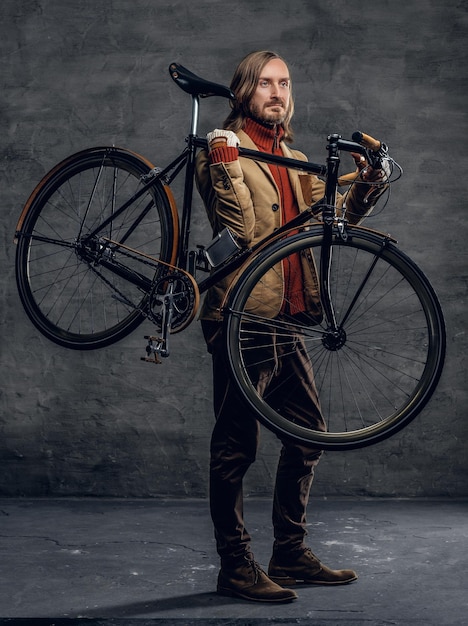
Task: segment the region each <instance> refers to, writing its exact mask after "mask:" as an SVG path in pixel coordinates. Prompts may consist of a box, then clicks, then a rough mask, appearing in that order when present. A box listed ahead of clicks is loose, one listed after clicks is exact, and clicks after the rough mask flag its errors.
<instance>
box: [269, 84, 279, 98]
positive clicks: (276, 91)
mask: <svg viewBox="0 0 468 626" xmlns="http://www.w3.org/2000/svg"><path fill="white" fill-rule="evenodd" d="M270 95H271V96H272V97H273V96H274V97H278V96H279V85H278V84H277V83H271V87H270Z"/></svg>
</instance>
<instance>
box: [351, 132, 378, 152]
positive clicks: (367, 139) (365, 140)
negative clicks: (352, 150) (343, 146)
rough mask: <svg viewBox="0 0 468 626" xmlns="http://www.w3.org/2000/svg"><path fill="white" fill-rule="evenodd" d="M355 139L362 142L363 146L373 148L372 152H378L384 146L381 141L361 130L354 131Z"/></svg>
mask: <svg viewBox="0 0 468 626" xmlns="http://www.w3.org/2000/svg"><path fill="white" fill-rule="evenodd" d="M353 141H355V142H356V143H359V144H361V146H364V147H365V148H368V149H369V150H372V152H378V151H379V150H380V149H381V147H382V142H381V141H379V140H378V139H374V138H373V137H371V136H370V135H366V133H362V132H361V131H360V130H357V131H356V132H355V133H353Z"/></svg>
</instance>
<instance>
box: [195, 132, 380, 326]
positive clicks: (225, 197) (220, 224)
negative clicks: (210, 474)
mask: <svg viewBox="0 0 468 626" xmlns="http://www.w3.org/2000/svg"><path fill="white" fill-rule="evenodd" d="M237 136H238V137H239V140H240V145H241V147H243V148H248V149H250V150H256V149H257V148H256V146H255V144H254V142H253V141H252V140H251V139H250V137H249V136H248V135H247V134H246V133H245V132H244V131H242V130H241V131H239V132H238V133H237ZM281 147H282V150H283V154H284V156H286V157H289V158H293V159H299V160H303V161H306V160H307V157H306V156H305V155H304V154H303V153H302V152H299V151H297V150H291V149H290V148H289V147H288V146H287V145H286V144H285V143H284V142H282V143H281ZM288 173H289V178H290V181H291V187H292V190H293V194H294V196H295V198H296V200H297V204H298V206H299V210H300V211H301V212H302V211H304V210H305V209H307V208H308V207H309V206H310V205H311V204H314V203H315V202H318V201H319V200H321V199H322V198H323V196H324V191H325V183H324V181H322V180H320V179H319V178H318V177H317V176H314V175H311V174H305V173H301V172H299V171H297V170H288ZM196 183H197V188H198V191H199V193H200V195H201V197H202V199H203V202H204V204H205V207H206V211H207V214H208V218H209V220H210V223H211V226H212V228H213V233H214V234H215V235H216V234H217V233H219V232H220V231H221V230H222V229H223V228H225V227H228V228H229V229H231V230H232V231H233V232H234V233H235V234H236V236H237V238H238V243H239V244H240V245H241V246H245V247H251V246H253V245H254V244H256V243H257V242H258V241H260V240H261V239H263V238H264V237H266V236H267V235H269V234H271V233H273V231H274V230H275V229H277V228H278V227H279V226H281V210H280V193H279V190H278V188H277V186H276V183H275V181H274V179H273V176H272V174H271V172H270V169H269V167H268V164H266V163H261V162H259V161H254V160H252V159H246V158H242V157H240V158H239V159H238V160H237V161H232V162H230V163H216V164H211V162H210V159H209V156H208V154H207V152H206V151H202V152H200V153H199V155H198V157H197V163H196ZM368 189H369V188H368V187H367V186H366V185H353V187H352V188H351V190H350V192H349V194H348V195H347V196H346V207H347V213H348V212H349V215H350V216H354V220H353V219H352V218H351V217H350V218H349V221H350V222H354V223H357V222H358V221H359V219H361V218H362V217H363V216H364V215H365V214H366V213H368V212H369V210H370V208H371V206H369V205H368V204H366V205H364V204H363V202H362V201H363V198H364V196H365V194H366V192H367V191H368ZM342 204H343V197H342V196H340V197H339V199H338V207H340V208H341V206H342ZM303 274H304V295H305V300H306V305H307V308H308V310H309V311H310V312H311V313H313V314H314V315H316V316H319V314H320V299H319V296H318V279H317V273H316V269H315V264H314V261H313V258H312V255H310V256H308V257H307V258H306V257H304V258H303ZM234 276H235V274H234V275H230V276H227V277H226V278H225V279H224V280H222V281H220V282H219V283H217V284H216V285H215V286H214V287H212V288H211V289H210V290H209V291H208V292H207V294H206V297H205V300H204V304H203V306H202V310H201V313H200V318H201V319H212V320H220V319H221V318H222V311H221V305H222V302H223V299H224V295H225V293H226V290H227V289H228V287H229V286H230V284H231V283H232V281H233V278H234ZM267 277H268V280H269V282H270V284H269V286H268V287H269V290H268V294H269V295H268V299H267V302H265V299H263V303H264V304H263V305H262V298H261V297H260V298H255V302H254V299H251V300H252V302H251V303H250V302H248V308H249V310H251V312H252V313H256V314H257V315H262V316H265V317H269V318H273V317H276V315H278V313H279V312H280V309H281V305H282V301H283V288H284V285H283V282H282V279H281V277H280V276H279V275H278V274H277V272H274V271H270V272H269V276H268V275H267ZM272 294H274V295H272ZM250 305H251V306H250Z"/></svg>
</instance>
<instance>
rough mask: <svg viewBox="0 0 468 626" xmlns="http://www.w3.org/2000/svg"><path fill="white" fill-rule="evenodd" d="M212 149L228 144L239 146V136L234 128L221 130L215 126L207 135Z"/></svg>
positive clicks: (229, 145)
mask: <svg viewBox="0 0 468 626" xmlns="http://www.w3.org/2000/svg"><path fill="white" fill-rule="evenodd" d="M206 139H207V141H208V146H209V148H210V150H213V149H214V148H219V147H221V146H227V147H228V148H237V147H238V146H239V143H240V141H239V137H238V136H237V135H236V133H234V132H233V131H232V130H220V129H219V128H215V130H212V131H211V132H210V133H208V134H207V135H206Z"/></svg>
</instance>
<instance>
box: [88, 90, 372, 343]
mask: <svg viewBox="0 0 468 626" xmlns="http://www.w3.org/2000/svg"><path fill="white" fill-rule="evenodd" d="M198 106H199V101H198V97H197V96H193V97H192V126H191V131H190V134H189V135H188V137H187V139H186V141H187V146H186V148H185V149H184V150H183V152H182V153H181V154H180V155H179V156H178V157H176V158H175V159H174V160H173V161H172V162H171V163H170V164H169V165H168V166H166V167H165V168H164V169H161V170H154V171H152V172H150V173H149V174H148V175H147V176H146V178H147V182H146V181H145V177H143V179H142V180H143V181H144V184H143V186H142V187H141V188H140V189H139V191H137V192H136V193H135V194H134V195H133V196H132V197H131V198H130V199H129V200H127V201H126V202H125V203H124V204H123V205H122V206H121V207H119V208H118V209H117V210H116V211H115V212H113V213H112V215H110V216H109V217H108V218H107V219H106V220H105V221H104V222H102V223H101V224H100V225H99V226H98V227H96V228H95V229H94V230H93V231H92V232H91V233H89V234H88V235H87V236H86V238H85V240H84V241H85V243H86V242H88V241H91V239H92V238H93V237H96V236H97V235H98V234H99V232H100V230H101V229H103V228H105V227H106V226H107V225H108V224H109V223H110V222H111V221H112V220H114V219H115V218H116V217H117V216H118V215H120V214H121V213H122V212H123V211H125V210H126V209H127V208H128V207H129V206H130V205H131V204H132V203H134V202H135V201H136V200H138V198H140V197H141V196H142V195H143V194H145V193H146V192H147V191H148V190H149V189H151V187H153V186H154V185H155V184H156V182H157V181H162V182H163V183H164V184H166V185H170V183H171V182H172V181H173V180H174V179H175V178H176V177H177V176H178V174H179V173H180V172H181V171H182V169H183V168H184V167H185V181H184V195H183V205H182V216H181V228H180V233H179V235H180V239H181V242H180V247H179V250H178V257H177V263H176V264H177V267H178V268H180V269H182V270H185V271H186V270H187V265H188V258H189V239H190V223H191V214H192V201H193V187H194V177H195V162H196V155H197V151H198V150H200V149H207V140H206V139H202V138H201V137H199V136H198V135H197V134H196V125H197V120H198ZM328 141H329V143H328V145H327V150H328V158H327V164H326V165H321V164H318V163H313V162H310V161H301V160H299V159H291V158H288V157H284V156H278V155H274V154H269V153H265V152H260V151H258V150H249V149H247V148H239V156H240V157H245V158H248V159H252V160H254V161H261V162H264V163H269V164H274V165H278V166H280V167H286V168H289V169H295V170H298V171H303V172H305V173H308V174H315V175H317V176H323V177H325V178H326V183H325V195H324V198H323V199H322V200H321V201H319V202H318V203H316V204H315V205H313V206H311V207H309V209H308V210H306V211H304V212H302V213H300V214H299V215H298V216H297V217H295V218H294V219H293V220H290V221H289V222H287V223H286V224H284V225H283V226H281V227H280V228H279V229H277V230H276V231H275V232H274V233H272V234H270V235H268V236H267V237H265V238H264V239H262V240H261V241H260V242H258V243H257V244H256V245H255V246H254V247H253V248H250V249H247V250H244V251H242V252H240V253H239V254H238V255H237V256H236V257H235V258H234V259H233V260H231V261H229V262H227V263H226V264H224V265H222V266H221V267H220V268H218V269H216V270H214V271H213V272H212V273H211V274H210V276H209V277H208V278H206V279H205V280H203V281H201V282H200V283H199V285H198V287H199V290H200V293H204V292H205V291H206V290H207V289H209V288H210V287H211V286H212V285H214V284H216V283H217V282H218V281H219V280H221V279H222V278H224V277H226V276H227V275H228V274H230V273H231V272H233V271H234V270H235V269H237V268H239V267H240V266H241V265H242V264H243V263H244V262H245V260H246V259H247V258H248V257H249V256H250V255H252V254H253V253H255V252H256V251H257V250H259V249H260V248H261V247H264V246H265V244H267V242H268V241H269V240H271V239H273V238H274V239H275V240H276V239H277V238H278V237H280V236H281V235H282V234H283V233H286V232H288V231H289V230H291V229H295V228H298V227H299V226H302V225H303V224H305V223H306V222H307V221H309V220H310V219H311V218H312V217H313V214H314V213H315V212H316V210H317V209H319V208H320V209H321V211H322V220H323V235H324V236H323V244H322V254H321V260H320V276H319V280H320V289H321V297H322V305H323V308H324V311H325V315H326V319H327V320H328V322H329V325H330V330H332V331H337V330H338V329H337V325H336V318H335V313H334V309H333V305H332V301H331V295H330V264H331V245H332V238H333V224H334V220H335V206H336V187H337V182H338V169H339V164H340V156H339V152H340V150H343V151H346V152H356V153H359V154H363V155H367V150H366V148H364V147H363V146H361V145H360V144H358V143H355V142H353V141H347V140H343V139H341V137H340V136H339V135H330V136H329V138H328ZM111 151H112V148H110V149H109V152H111ZM136 222H138V219H137V220H136ZM134 227H135V226H134V225H133V224H132V226H131V227H130V230H133V229H134ZM120 243H123V241H121V242H120ZM136 252H137V251H136ZM106 265H107V264H106ZM109 269H112V264H109ZM122 272H124V270H123V268H122V269H121V270H120V271H118V270H117V271H116V273H118V274H120V275H122V277H126V278H127V279H128V280H130V282H134V280H135V278H136V276H135V273H130V275H129V276H124V273H123V274H122ZM132 274H133V280H132ZM141 279H142V281H143V282H144V283H146V281H147V279H145V278H144V277H141ZM137 282H138V283H139V286H140V287H141V286H142V282H141V281H140V280H138V279H137Z"/></svg>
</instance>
